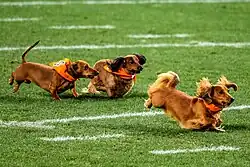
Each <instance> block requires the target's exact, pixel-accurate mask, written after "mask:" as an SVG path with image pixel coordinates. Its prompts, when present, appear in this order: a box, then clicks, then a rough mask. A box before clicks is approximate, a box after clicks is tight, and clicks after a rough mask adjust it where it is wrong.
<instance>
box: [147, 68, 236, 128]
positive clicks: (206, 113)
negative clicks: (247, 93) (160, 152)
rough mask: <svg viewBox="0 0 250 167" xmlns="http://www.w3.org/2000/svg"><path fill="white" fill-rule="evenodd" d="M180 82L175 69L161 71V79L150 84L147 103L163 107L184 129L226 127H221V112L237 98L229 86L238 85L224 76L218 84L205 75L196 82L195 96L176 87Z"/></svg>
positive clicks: (234, 86)
mask: <svg viewBox="0 0 250 167" xmlns="http://www.w3.org/2000/svg"><path fill="white" fill-rule="evenodd" d="M178 83H179V76H178V75H177V74H176V73H174V72H171V71H170V72H168V73H162V74H160V75H158V79H157V80H156V81H155V83H154V84H153V85H151V86H150V87H149V90H148V95H149V98H148V100H146V101H145V103H144V106H145V107H146V108H151V107H152V106H154V107H158V108H162V109H164V111H165V113H166V114H167V115H169V116H171V117H173V118H174V119H175V120H177V121H178V122H179V124H180V126H181V127H182V128H185V129H197V130H219V131H224V130H223V129H222V128H221V127H220V124H221V122H222V121H221V119H220V112H221V111H222V109H223V108H225V107H228V106H229V105H230V104H231V103H232V102H233V101H234V99H233V97H232V96H231V95H230V94H229V93H228V89H229V88H230V87H233V88H234V90H237V85H236V84H235V83H231V82H229V81H228V80H227V79H226V78H225V77H222V78H221V79H220V80H219V82H218V83H217V84H216V85H212V84H210V82H209V81H208V80H207V79H205V78H203V79H202V80H201V81H200V83H198V84H197V86H198V88H197V97H192V96H189V95H187V94H186V93H184V92H182V91H179V90H177V89H176V85H177V84H178Z"/></svg>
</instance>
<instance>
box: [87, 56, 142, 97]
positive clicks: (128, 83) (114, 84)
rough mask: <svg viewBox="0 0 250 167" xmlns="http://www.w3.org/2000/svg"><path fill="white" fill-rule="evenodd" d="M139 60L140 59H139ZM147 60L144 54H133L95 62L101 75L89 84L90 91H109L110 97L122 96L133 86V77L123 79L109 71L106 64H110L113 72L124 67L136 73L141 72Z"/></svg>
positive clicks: (127, 70) (129, 71)
mask: <svg viewBox="0 0 250 167" xmlns="http://www.w3.org/2000/svg"><path fill="white" fill-rule="evenodd" d="M138 60H139V61H138ZM145 62H146V58H145V57H144V56H143V55H139V54H133V55H127V56H125V57H118V58H116V59H114V60H111V59H103V60H99V61H98V62H96V63H95V65H94V69H96V70H97V71H98V72H99V75H98V76H96V77H95V78H93V79H92V80H91V81H90V83H89V85H88V92H89V93H100V92H99V91H103V92H107V94H108V96H109V97H122V96H124V95H126V94H127V93H128V92H129V91H130V90H131V89H132V87H133V85H134V80H133V79H123V78H121V77H120V76H118V75H116V74H113V73H111V72H108V71H106V70H105V69H104V66H108V67H109V68H110V69H112V71H113V72H116V71H118V70H119V69H120V68H124V69H125V71H126V73H128V74H130V75H134V74H137V73H140V71H141V70H142V69H143V67H142V65H143V64H144V63H145Z"/></svg>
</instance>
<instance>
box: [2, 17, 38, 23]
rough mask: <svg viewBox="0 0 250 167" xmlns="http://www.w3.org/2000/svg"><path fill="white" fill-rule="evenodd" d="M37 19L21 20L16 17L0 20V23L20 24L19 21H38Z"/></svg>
mask: <svg viewBox="0 0 250 167" xmlns="http://www.w3.org/2000/svg"><path fill="white" fill-rule="evenodd" d="M38 20H40V19H39V18H35V17H33V18H22V17H16V18H0V22H21V21H38Z"/></svg>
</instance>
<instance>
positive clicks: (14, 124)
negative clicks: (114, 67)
mask: <svg viewBox="0 0 250 167" xmlns="http://www.w3.org/2000/svg"><path fill="white" fill-rule="evenodd" d="M249 108H250V105H242V106H234V107H229V108H227V109H224V110H228V111H230V110H242V109H249ZM162 114H164V112H136V113H121V114H113V115H99V116H84V117H71V118H58V119H45V120H40V121H35V122H31V121H23V122H18V121H10V122H4V121H1V120H0V127H31V128H47V129H51V128H55V126H53V125H51V126H50V125H46V124H48V123H68V122H74V121H95V120H103V119H117V118H129V117H147V116H156V115H162Z"/></svg>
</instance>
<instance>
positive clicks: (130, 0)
mask: <svg viewBox="0 0 250 167" xmlns="http://www.w3.org/2000/svg"><path fill="white" fill-rule="evenodd" d="M232 2H238V3H239V2H250V0H138V1H135V0H110V1H105V0H104V1H99V0H93V1H91V0H89V1H88V0H87V1H77V0H76V1H26V2H25V1H24V2H1V3H0V6H37V5H48V6H49V5H52V6H55V5H74V4H76V5H77V4H78V5H98V4H103V5H110V4H120V5H122V4H157V3H158V4H167V3H184V4H186V3H232Z"/></svg>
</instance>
